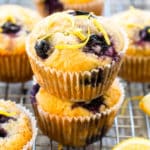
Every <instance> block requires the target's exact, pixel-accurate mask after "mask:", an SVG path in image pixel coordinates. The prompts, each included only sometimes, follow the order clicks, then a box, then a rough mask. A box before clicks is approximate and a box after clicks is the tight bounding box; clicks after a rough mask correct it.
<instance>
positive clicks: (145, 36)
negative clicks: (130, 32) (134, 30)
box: [139, 26, 150, 41]
mask: <svg viewBox="0 0 150 150" xmlns="http://www.w3.org/2000/svg"><path fill="white" fill-rule="evenodd" d="M139 36H140V39H141V40H142V41H150V26H147V27H145V28H144V29H143V30H140V32H139Z"/></svg>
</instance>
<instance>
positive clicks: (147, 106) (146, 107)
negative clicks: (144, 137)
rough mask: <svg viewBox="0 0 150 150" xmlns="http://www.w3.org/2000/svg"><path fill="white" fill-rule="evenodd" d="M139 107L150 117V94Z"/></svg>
mask: <svg viewBox="0 0 150 150" xmlns="http://www.w3.org/2000/svg"><path fill="white" fill-rule="evenodd" d="M139 107H140V109H141V110H142V111H143V112H145V113H146V114H147V115H149V116H150V93H149V94H148V95H146V96H144V97H143V98H142V100H141V101H140V103H139Z"/></svg>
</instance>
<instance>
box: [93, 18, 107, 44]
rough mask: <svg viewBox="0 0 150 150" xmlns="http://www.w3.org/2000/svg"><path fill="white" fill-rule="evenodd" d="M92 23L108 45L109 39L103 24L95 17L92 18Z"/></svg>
mask: <svg viewBox="0 0 150 150" xmlns="http://www.w3.org/2000/svg"><path fill="white" fill-rule="evenodd" d="M93 24H94V25H95V26H96V28H97V29H98V30H99V31H100V32H101V33H102V34H103V36H104V38H105V40H106V43H107V44H108V45H110V40H109V37H108V34H107V32H106V31H105V29H104V28H103V26H102V25H101V24H100V22H99V21H97V20H96V19H93Z"/></svg>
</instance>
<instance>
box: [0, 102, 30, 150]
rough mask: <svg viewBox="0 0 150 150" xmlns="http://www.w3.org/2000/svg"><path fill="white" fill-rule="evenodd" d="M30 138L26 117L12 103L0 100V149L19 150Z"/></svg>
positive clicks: (28, 121) (28, 123) (28, 122)
mask: <svg viewBox="0 0 150 150" xmlns="http://www.w3.org/2000/svg"><path fill="white" fill-rule="evenodd" d="M31 138H32V129H31V123H30V120H29V118H28V116H27V115H26V114H25V113H24V112H22V111H21V110H20V109H19V108H18V107H17V105H16V104H15V103H14V102H11V101H4V100H0V149H1V148H2V147H3V150H9V149H10V150H21V149H23V147H24V146H25V145H26V144H27V143H28V142H29V141H30V139H31Z"/></svg>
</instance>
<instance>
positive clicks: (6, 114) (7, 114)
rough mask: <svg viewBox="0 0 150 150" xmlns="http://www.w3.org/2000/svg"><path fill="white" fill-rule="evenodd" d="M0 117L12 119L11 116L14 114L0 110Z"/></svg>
mask: <svg viewBox="0 0 150 150" xmlns="http://www.w3.org/2000/svg"><path fill="white" fill-rule="evenodd" d="M0 115H4V116H6V117H12V116H14V115H15V113H9V112H6V111H3V110H0Z"/></svg>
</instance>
